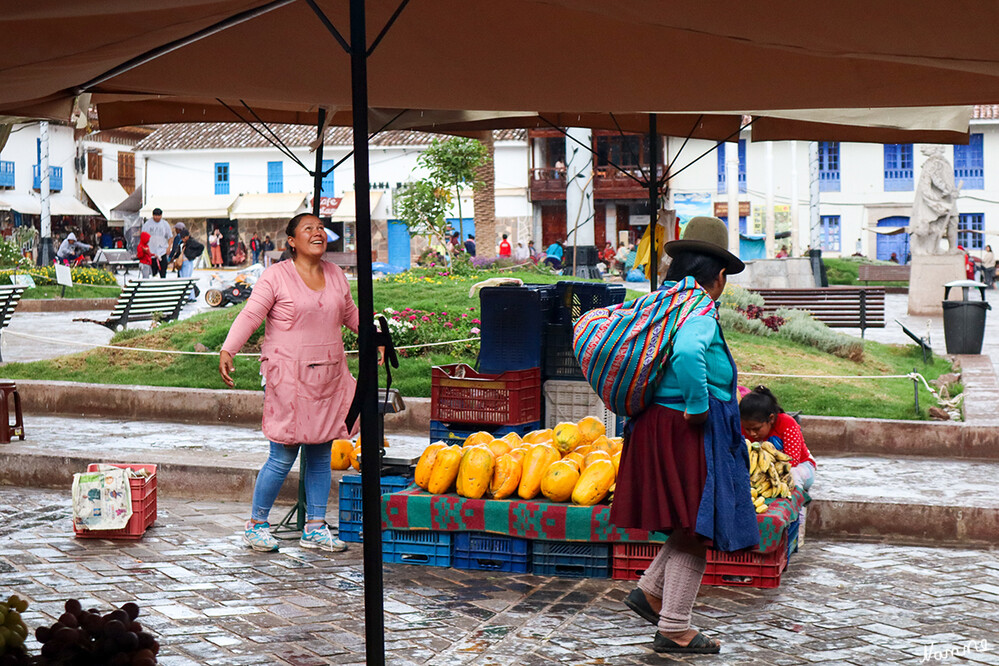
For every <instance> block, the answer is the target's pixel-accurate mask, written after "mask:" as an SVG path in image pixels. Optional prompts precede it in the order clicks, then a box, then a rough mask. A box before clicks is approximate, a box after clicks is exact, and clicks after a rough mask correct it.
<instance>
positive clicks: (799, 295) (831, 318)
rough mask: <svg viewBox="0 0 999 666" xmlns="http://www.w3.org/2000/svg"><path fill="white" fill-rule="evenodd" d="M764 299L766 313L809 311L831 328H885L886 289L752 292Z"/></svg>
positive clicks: (827, 288)
mask: <svg viewBox="0 0 999 666" xmlns="http://www.w3.org/2000/svg"><path fill="white" fill-rule="evenodd" d="M750 291H753V292H755V293H757V294H759V295H760V296H762V297H763V301H764V306H763V310H764V311H765V312H766V313H767V314H773V313H774V312H775V311H776V310H777V309H778V308H789V309H792V310H805V311H806V312H810V313H811V314H812V316H813V317H815V318H816V319H817V320H819V321H821V322H823V323H824V324H825V325H826V326H829V327H830V328H859V329H860V337H864V331H866V330H867V329H868V328H884V327H885V289H884V287H816V288H814V289H751V290H750Z"/></svg>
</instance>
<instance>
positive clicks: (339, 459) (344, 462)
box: [330, 439, 354, 470]
mask: <svg viewBox="0 0 999 666" xmlns="http://www.w3.org/2000/svg"><path fill="white" fill-rule="evenodd" d="M353 450H354V445H353V444H351V443H350V440H348V439H334V440H333V444H332V446H331V447H330V469H331V470H342V469H347V468H348V467H350V453H351V451H353Z"/></svg>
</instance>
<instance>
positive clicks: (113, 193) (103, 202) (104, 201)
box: [80, 178, 128, 220]
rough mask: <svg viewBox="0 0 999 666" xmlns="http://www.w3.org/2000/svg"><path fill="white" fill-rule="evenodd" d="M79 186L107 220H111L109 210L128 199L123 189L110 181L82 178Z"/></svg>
mask: <svg viewBox="0 0 999 666" xmlns="http://www.w3.org/2000/svg"><path fill="white" fill-rule="evenodd" d="M80 186H81V187H82V188H83V191H84V192H86V193H87V196H88V197H90V200H91V201H93V202H94V205H95V206H97V209H98V210H100V211H101V213H103V214H104V217H105V218H106V219H108V220H110V219H111V209H112V208H114V207H115V206H117V205H118V204H120V203H121V202H122V201H124V200H125V199H127V198H128V192H126V191H125V188H124V187H122V186H121V185H119V184H118V183H116V182H114V181H111V180H90V179H89V178H84V179H83V180H81V181H80Z"/></svg>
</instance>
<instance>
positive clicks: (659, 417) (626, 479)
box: [610, 405, 707, 536]
mask: <svg viewBox="0 0 999 666" xmlns="http://www.w3.org/2000/svg"><path fill="white" fill-rule="evenodd" d="M706 476H707V462H706V461H705V459H704V429H703V427H702V426H699V425H698V426H692V425H690V424H689V423H687V421H686V420H684V418H683V412H681V411H678V410H675V409H670V408H668V407H662V406H659V405H652V406H651V407H649V408H648V409H646V410H645V411H644V412H642V413H641V414H640V415H639V416H638V418H637V419H635V421H634V423H633V424H632V428H631V433H630V435H629V436H628V437H626V438H625V442H624V449H623V451H622V453H621V465H620V468H619V471H618V475H617V487H616V488H615V489H614V501H613V503H612V504H611V511H610V520H611V522H612V523H613V524H614V525H616V526H617V527H631V528H638V529H644V530H650V531H655V532H672V531H673V530H676V529H679V530H682V531H683V532H685V533H687V534H689V535H691V536H693V535H694V534H695V532H694V528H695V526H696V525H697V510H698V508H699V507H700V505H701V494H702V493H703V492H704V480H705V477H706Z"/></svg>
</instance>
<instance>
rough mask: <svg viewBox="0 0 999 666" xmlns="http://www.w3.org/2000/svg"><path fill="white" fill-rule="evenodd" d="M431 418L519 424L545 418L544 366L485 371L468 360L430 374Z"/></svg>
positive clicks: (449, 420)
mask: <svg viewBox="0 0 999 666" xmlns="http://www.w3.org/2000/svg"><path fill="white" fill-rule="evenodd" d="M430 418H431V419H433V420H434V421H443V422H445V423H482V424H495V425H516V424H519V423H528V422H530V421H540V420H541V369H540V368H531V369H529V370H511V371H508V372H503V373H500V374H498V375H486V374H481V373H478V372H476V371H475V370H473V369H472V368H471V367H470V366H468V365H465V364H464V363H456V364H453V365H441V366H437V367H435V368H433V370H432V371H431V374H430Z"/></svg>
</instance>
